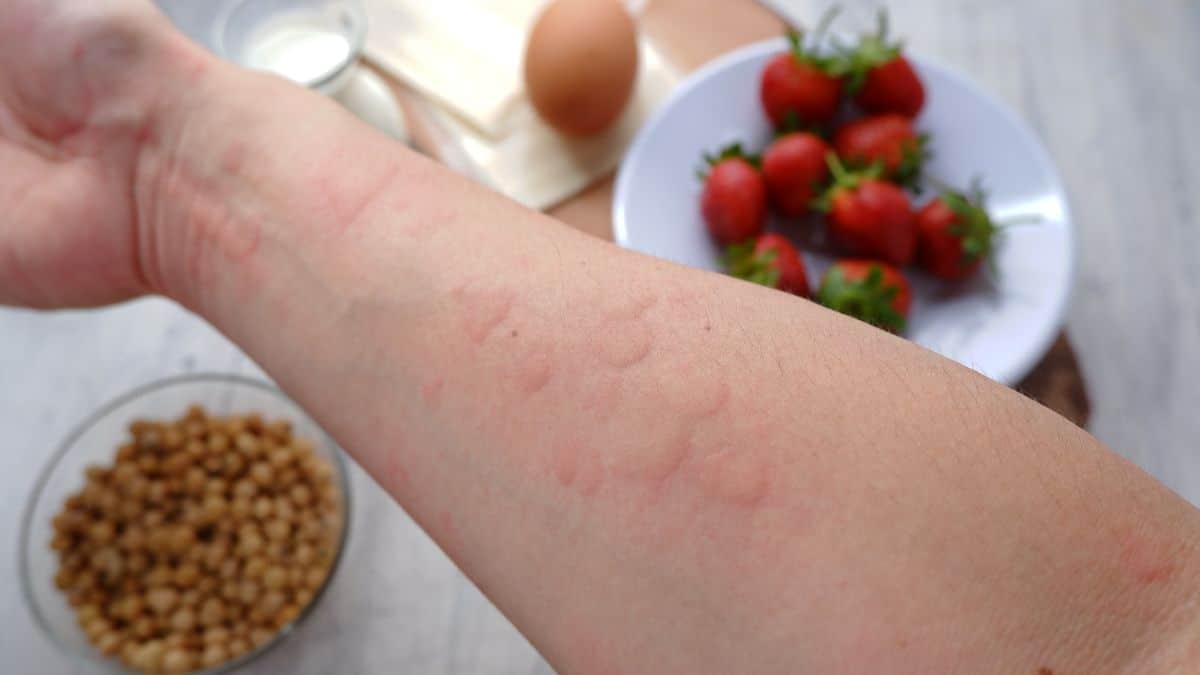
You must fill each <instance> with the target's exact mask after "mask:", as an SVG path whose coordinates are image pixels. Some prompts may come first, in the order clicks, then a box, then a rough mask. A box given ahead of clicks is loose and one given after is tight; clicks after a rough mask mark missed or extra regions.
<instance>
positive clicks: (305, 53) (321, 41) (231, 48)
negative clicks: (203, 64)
mask: <svg viewBox="0 0 1200 675" xmlns="http://www.w3.org/2000/svg"><path fill="white" fill-rule="evenodd" d="M366 34H367V17H366V12H365V11H364V9H363V6H362V4H361V2H359V0H235V1H234V2H233V3H231V4H230V5H228V6H227V7H226V8H225V11H224V12H222V13H221V14H219V15H218V16H217V17H216V21H215V23H214V25H213V44H214V46H215V48H216V52H217V53H218V54H219V55H221V56H223V57H225V58H226V59H228V60H230V61H233V62H234V63H237V64H238V65H241V66H244V67H246V68H252V69H255V70H263V71H267V72H272V73H275V74H276V75H280V76H282V77H285V78H287V79H289V80H291V81H293V82H295V83H296V84H299V85H302V86H305V87H308V88H309V89H314V90H316V91H319V92H321V93H323V94H334V93H336V92H337V91H339V90H340V89H342V88H343V87H344V86H345V85H346V83H347V82H348V81H349V79H350V77H351V75H352V74H353V71H354V66H355V65H356V64H357V63H358V59H359V57H360V56H361V55H362V50H363V45H364V44H365V42H366Z"/></svg>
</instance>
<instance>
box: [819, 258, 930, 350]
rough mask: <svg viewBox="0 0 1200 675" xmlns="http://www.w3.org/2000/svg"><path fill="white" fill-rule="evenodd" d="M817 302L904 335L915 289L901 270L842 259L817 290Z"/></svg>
mask: <svg viewBox="0 0 1200 675" xmlns="http://www.w3.org/2000/svg"><path fill="white" fill-rule="evenodd" d="M817 302H819V303H821V304H822V305H825V306H826V307H828V308H830V309H832V310H835V311H838V312H841V313H842V314H846V315H848V316H852V317H855V318H856V319H861V320H863V321H866V322H867V323H869V324H871V325H873V326H878V327H879V328H882V329H884V330H887V331H891V332H893V333H903V332H904V329H905V327H906V325H907V322H908V310H909V308H910V307H911V305H912V288H911V287H910V286H909V283H908V279H906V278H905V277H904V274H903V273H901V272H900V270H898V269H896V268H895V267H892V266H891V265H888V264H886V263H881V262H876V261H872V260H839V261H837V262H836V263H834V264H833V265H831V266H830V267H829V269H828V270H827V271H826V272H825V275H824V276H823V277H822V278H821V287H820V288H819V289H817Z"/></svg>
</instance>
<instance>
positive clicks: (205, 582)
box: [196, 575, 221, 597]
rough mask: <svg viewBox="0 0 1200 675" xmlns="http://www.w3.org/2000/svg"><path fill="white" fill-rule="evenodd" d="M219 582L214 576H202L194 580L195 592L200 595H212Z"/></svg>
mask: <svg viewBox="0 0 1200 675" xmlns="http://www.w3.org/2000/svg"><path fill="white" fill-rule="evenodd" d="M220 583H221V582H220V581H219V580H217V578H216V577H211V576H207V575H205V576H202V577H200V578H199V579H198V580H197V581H196V592H197V593H199V594H200V595H201V596H202V597H204V596H209V595H212V594H213V593H215V592H216V590H217V588H218V586H220Z"/></svg>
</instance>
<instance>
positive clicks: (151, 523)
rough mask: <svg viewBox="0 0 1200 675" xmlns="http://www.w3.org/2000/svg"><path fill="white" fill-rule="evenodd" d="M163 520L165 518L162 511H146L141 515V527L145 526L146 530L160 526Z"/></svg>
mask: <svg viewBox="0 0 1200 675" xmlns="http://www.w3.org/2000/svg"><path fill="white" fill-rule="evenodd" d="M165 520H166V516H165V515H163V512H162V511H159V510H157V509H155V510H153V511H146V512H145V513H144V514H142V525H144V526H146V529H148V530H150V529H153V528H156V527H158V526H159V525H162V524H163V521H165Z"/></svg>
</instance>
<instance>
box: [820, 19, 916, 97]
mask: <svg viewBox="0 0 1200 675" xmlns="http://www.w3.org/2000/svg"><path fill="white" fill-rule="evenodd" d="M901 49H902V45H901V44H900V43H899V42H888V20H887V12H885V11H882V10H881V11H880V12H879V29H878V31H877V32H876V33H875V34H874V35H865V36H863V37H862V38H861V39H860V40H859V42H858V44H857V45H856V46H855V47H854V48H853V49H846V48H843V49H841V50H840V52H841V54H840V66H841V70H842V71H843V72H845V73H846V74H847V81H846V92H847V93H848V94H851V95H852V96H854V100H855V102H856V103H858V105H860V106H862V108H863V109H864V110H866V111H867V112H871V113H897V114H900V115H904V116H906V117H916V116H917V115H918V114H919V113H920V112H921V108H923V107H924V106H925V86H924V85H923V84H921V78H920V77H918V76H917V72H916V70H914V69H913V67H912V64H911V63H909V62H908V59H906V58H904V55H903V54H901Z"/></svg>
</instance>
